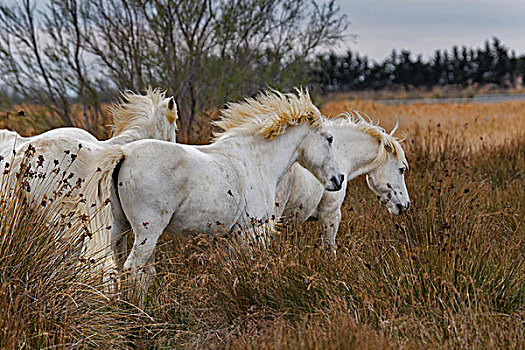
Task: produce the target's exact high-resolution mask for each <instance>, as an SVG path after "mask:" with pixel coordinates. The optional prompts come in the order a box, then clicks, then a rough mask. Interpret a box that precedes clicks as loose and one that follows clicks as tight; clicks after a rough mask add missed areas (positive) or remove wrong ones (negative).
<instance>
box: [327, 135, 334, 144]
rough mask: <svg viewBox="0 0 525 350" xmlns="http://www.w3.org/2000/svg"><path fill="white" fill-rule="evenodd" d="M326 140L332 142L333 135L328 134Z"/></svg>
mask: <svg viewBox="0 0 525 350" xmlns="http://www.w3.org/2000/svg"><path fill="white" fill-rule="evenodd" d="M326 140H327V141H328V143H329V144H332V142H333V141H334V137H333V136H329V137H327V138H326Z"/></svg>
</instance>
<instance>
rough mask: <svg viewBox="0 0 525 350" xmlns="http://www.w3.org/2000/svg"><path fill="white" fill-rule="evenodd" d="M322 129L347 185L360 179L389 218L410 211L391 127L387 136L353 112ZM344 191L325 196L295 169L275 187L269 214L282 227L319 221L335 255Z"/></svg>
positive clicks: (404, 163)
mask: <svg viewBox="0 0 525 350" xmlns="http://www.w3.org/2000/svg"><path fill="white" fill-rule="evenodd" d="M326 128H327V129H328V130H329V131H330V132H331V133H332V134H333V135H334V149H335V153H336V156H337V159H338V160H339V164H340V165H341V169H342V170H343V173H344V174H345V176H346V179H347V181H351V180H352V179H354V178H355V177H357V176H359V175H362V174H366V180H367V183H368V187H369V188H370V189H371V190H372V192H374V193H375V194H376V195H377V196H378V198H380V199H381V200H382V201H383V202H384V203H386V204H387V205H388V210H389V212H390V213H392V214H395V215H400V214H403V213H404V212H405V211H407V210H408V208H410V198H409V196H408V191H407V188H406V185H405V178H404V173H405V171H406V169H407V168H408V163H407V161H406V158H405V153H404V151H403V148H402V147H401V145H400V143H399V141H398V140H397V139H396V138H395V137H394V136H393V133H394V132H395V130H396V128H397V125H396V127H395V128H394V130H392V132H391V133H390V134H388V133H386V132H385V130H384V129H382V128H380V127H379V126H377V125H375V124H373V123H371V122H369V121H367V120H365V119H364V118H363V117H362V116H361V115H360V114H359V113H358V112H357V111H353V113H352V114H349V113H344V114H342V115H340V116H339V118H337V119H330V120H329V121H328V122H327V123H326ZM346 186H347V182H345V183H344V184H343V190H342V191H338V192H328V191H325V190H324V189H323V186H322V185H321V184H320V183H319V181H317V180H316V179H315V178H314V177H313V176H312V175H311V174H310V173H309V172H308V171H307V170H306V169H304V168H303V167H302V166H300V165H299V164H295V165H294V166H293V167H292V168H291V170H290V172H289V173H288V174H286V176H285V177H284V178H283V180H282V181H281V182H280V183H279V186H278V187H277V196H276V208H275V212H276V214H277V215H279V216H281V217H282V219H283V220H285V221H286V220H290V219H292V218H293V220H297V221H298V222H299V223H303V222H305V221H307V220H309V219H314V220H319V223H320V226H321V230H322V232H323V233H324V234H325V235H326V236H327V237H328V239H329V242H330V244H331V246H332V249H333V250H334V252H335V248H336V244H335V237H336V234H337V231H338V229H339V223H340V222H341V205H342V203H343V200H344V199H345V195H346Z"/></svg>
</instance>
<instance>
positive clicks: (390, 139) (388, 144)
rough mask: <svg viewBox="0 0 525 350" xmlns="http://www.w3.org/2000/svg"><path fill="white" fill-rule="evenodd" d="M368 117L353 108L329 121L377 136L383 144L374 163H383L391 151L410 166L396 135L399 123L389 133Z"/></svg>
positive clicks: (377, 164)
mask: <svg viewBox="0 0 525 350" xmlns="http://www.w3.org/2000/svg"><path fill="white" fill-rule="evenodd" d="M365 116H366V115H365ZM366 117H367V118H365V117H363V115H362V114H361V113H360V112H359V111H358V110H356V109H351V110H350V111H349V112H344V113H341V114H339V115H337V116H336V117H335V118H333V119H329V123H330V124H332V125H344V126H350V127H353V128H355V129H357V130H359V131H362V132H365V133H367V134H368V135H370V136H372V137H374V138H376V139H377V140H378V141H379V143H380V144H381V146H380V147H379V150H378V153H377V156H376V158H375V159H374V160H373V164H374V165H376V166H379V165H381V164H382V163H383V162H384V161H385V160H386V156H387V152H391V153H392V154H393V155H394V156H395V157H396V158H397V160H398V161H400V162H402V163H403V164H404V165H405V166H406V167H407V168H408V162H407V160H406V158H405V152H404V151H403V148H402V147H401V144H400V141H399V140H398V139H397V138H396V137H395V136H394V132H395V131H396V129H397V127H398V124H397V123H396V126H395V127H394V129H392V131H391V132H390V133H387V132H386V131H385V129H383V128H382V127H380V126H379V125H378V124H374V123H373V122H372V121H371V120H370V118H369V117H368V116H366Z"/></svg>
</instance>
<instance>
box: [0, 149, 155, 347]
mask: <svg viewBox="0 0 525 350" xmlns="http://www.w3.org/2000/svg"><path fill="white" fill-rule="evenodd" d="M22 157H23V160H22V161H21V164H20V166H19V167H13V166H12V163H13V160H14V157H10V159H3V160H1V161H0V168H1V171H2V173H1V174H0V189H1V192H0V310H1V312H0V348H2V349H18V348H25V349H42V348H63V349H66V348H67V349H70V348H100V347H110V348H128V347H130V346H131V345H132V344H134V341H135V340H134V339H135V338H136V337H137V336H140V334H141V333H142V332H144V331H145V330H144V329H145V328H147V329H148V331H151V329H155V327H156V325H155V324H151V322H150V318H149V317H148V316H147V314H145V313H144V311H142V310H140V309H139V308H137V307H135V306H133V305H131V304H129V303H126V302H125V301H122V300H119V299H118V295H115V296H107V295H105V294H104V293H103V292H102V291H103V288H102V287H103V286H102V284H101V278H100V276H98V275H96V274H93V273H92V272H91V271H93V270H91V269H88V268H87V267H88V266H89V263H88V262H85V261H83V260H82V258H81V244H82V241H83V239H84V237H85V235H86V234H88V232H87V227H86V223H87V222H88V220H89V218H86V217H82V216H79V215H78V214H76V213H75V212H64V211H63V210H61V211H58V210H57V209H58V208H61V206H62V204H65V203H66V201H68V200H70V198H71V197H72V193H73V192H75V191H78V190H79V189H80V186H79V184H80V183H81V182H82V181H77V182H76V181H75V179H73V178H72V177H70V175H69V174H70V173H68V172H67V166H64V167H63V168H65V170H61V167H60V165H61V164H60V162H56V163H53V162H51V163H50V164H48V160H45V159H44V158H43V157H42V156H40V155H38V150H35V149H34V148H33V147H31V146H29V148H28V149H27V150H26V152H25V154H24V155H22ZM72 161H75V157H74V155H73V157H71V154H70V155H69V156H67V157H65V159H63V160H62V162H68V163H69V162H72ZM46 167H51V169H49V168H48V169H46V171H44V169H45V168H46ZM47 170H53V171H50V172H49V171H47ZM54 170H56V171H54ZM46 173H47V175H45V174H46ZM146 321H147V322H146ZM144 325H146V326H145V327H143V326H144Z"/></svg>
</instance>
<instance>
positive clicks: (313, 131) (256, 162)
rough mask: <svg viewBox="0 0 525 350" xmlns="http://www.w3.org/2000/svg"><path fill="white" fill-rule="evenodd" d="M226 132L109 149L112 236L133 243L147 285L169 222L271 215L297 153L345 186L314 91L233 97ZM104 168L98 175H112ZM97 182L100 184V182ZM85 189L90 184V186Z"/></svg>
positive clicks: (134, 269)
mask: <svg viewBox="0 0 525 350" xmlns="http://www.w3.org/2000/svg"><path fill="white" fill-rule="evenodd" d="M216 123H217V124H218V125H219V126H221V127H222V128H223V130H226V131H224V133H222V134H220V135H216V136H217V137H216V140H215V142H214V143H212V144H210V145H205V146H192V145H181V144H172V143H167V142H160V141H155V140H143V141H137V142H133V143H130V144H127V145H124V146H122V147H120V149H119V150H117V149H116V150H114V151H112V152H108V155H107V157H106V159H105V160H103V163H107V164H117V163H118V162H119V161H121V163H119V166H118V167H117V169H116V171H115V173H114V174H113V178H114V183H115V185H116V184H118V185H116V187H117V191H116V193H115V195H114V197H113V199H112V205H111V206H112V209H113V217H114V222H113V230H112V237H107V242H106V244H110V242H111V243H112V247H113V250H114V253H115V256H117V257H118V256H121V255H122V254H124V250H125V246H126V244H125V242H123V237H124V235H123V234H122V233H123V232H125V231H127V230H128V229H129V228H130V227H131V228H132V229H133V233H134V244H133V248H132V250H131V253H130V254H129V256H128V257H127V259H126V261H125V263H124V268H125V269H126V270H130V271H131V273H132V276H133V279H134V280H135V282H141V283H142V285H141V286H142V287H143V288H147V287H148V285H149V278H150V276H151V274H152V273H153V272H154V269H153V267H152V266H151V264H150V265H149V266H146V264H147V263H148V262H150V261H152V260H154V255H153V253H154V249H155V245H156V243H157V240H158V238H159V237H160V235H161V234H162V232H163V231H164V230H165V229H167V230H168V231H170V232H173V233H176V234H179V235H184V236H188V235H195V234H197V233H216V232H222V233H224V232H229V231H231V230H235V229H240V230H245V229H246V228H248V227H251V225H252V224H253V223H262V222H265V221H266V220H268V219H269V218H271V216H272V215H273V209H274V200H275V190H276V187H277V184H278V183H279V181H280V180H281V178H282V177H283V176H284V175H285V174H286V173H287V172H288V170H289V169H290V167H291V166H292V164H293V163H294V162H295V161H298V162H299V163H300V164H301V165H303V166H304V167H305V168H306V169H308V170H309V171H311V172H312V173H313V174H314V175H313V176H315V178H317V179H318V180H319V181H320V182H321V183H322V184H323V186H324V188H325V189H326V190H328V191H337V190H340V189H341V185H342V183H343V180H344V175H343V174H342V173H341V171H340V170H339V166H338V164H337V162H336V159H335V155H334V152H333V148H332V139H333V138H332V135H331V134H330V133H329V132H328V131H327V130H326V128H325V126H324V124H325V119H324V117H323V116H322V115H321V113H320V112H319V110H318V109H317V107H315V106H314V105H313V103H312V102H311V100H310V97H309V95H308V93H307V92H306V93H305V92H302V91H298V95H295V94H287V95H283V94H280V93H278V92H266V93H264V94H261V95H259V96H258V97H257V98H256V99H247V100H246V101H245V102H243V103H233V104H229V105H228V108H227V109H226V110H224V111H222V119H221V120H220V121H218V122H216ZM111 170H112V169H111V168H109V169H103V171H102V172H103V173H104V174H103V175H102V176H101V177H100V179H99V181H100V182H102V183H107V182H108V178H109V179H111V176H112V174H111ZM95 185H96V184H95ZM86 192H87V191H86Z"/></svg>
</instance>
